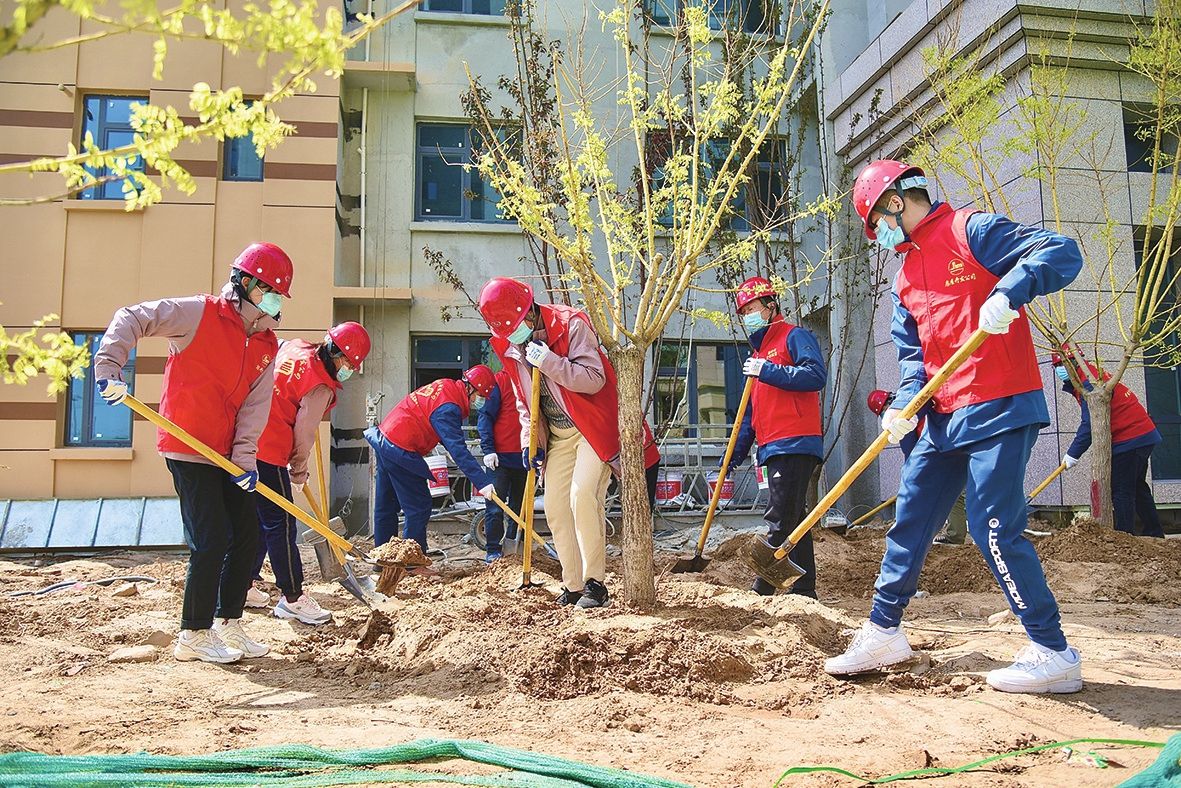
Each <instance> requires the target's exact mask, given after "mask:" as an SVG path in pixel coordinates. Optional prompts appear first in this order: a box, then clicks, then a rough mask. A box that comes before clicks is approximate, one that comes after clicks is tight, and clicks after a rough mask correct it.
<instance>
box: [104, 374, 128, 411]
mask: <svg viewBox="0 0 1181 788" xmlns="http://www.w3.org/2000/svg"><path fill="white" fill-rule="evenodd" d="M98 395H99V396H100V397H102V398H103V400H105V401H106V403H107V404H108V405H118V404H119V403H120V402H122V401H123V399H124V398H125V397H126V396H127V384H126V383H124V382H123V381H121V380H100V381H98Z"/></svg>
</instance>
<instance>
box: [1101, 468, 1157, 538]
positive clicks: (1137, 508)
mask: <svg viewBox="0 0 1181 788" xmlns="http://www.w3.org/2000/svg"><path fill="white" fill-rule="evenodd" d="M1153 448H1155V447H1154V446H1141V447H1140V448H1138V449H1131V450H1129V451H1123V452H1120V453H1119V454H1115V455H1113V456H1112V458H1111V509H1112V515H1113V516H1114V519H1115V530H1117V531H1123V532H1124V533H1128V534H1135V533H1136V518H1137V517H1139V518H1140V523H1141V525H1142V526H1143V527H1144V530H1143V532H1142V533H1140V536H1157V537H1160V538H1162V539H1163V538H1164V535H1165V532H1164V531H1162V530H1161V526H1160V516H1159V515H1157V513H1156V501H1154V500H1153V498H1152V487H1151V486H1150V485H1149V484H1148V458H1149V457H1151V456H1152V450H1153Z"/></svg>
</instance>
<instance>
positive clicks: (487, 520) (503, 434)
mask: <svg viewBox="0 0 1181 788" xmlns="http://www.w3.org/2000/svg"><path fill="white" fill-rule="evenodd" d="M476 429H477V431H478V432H479V433H480V448H482V449H483V450H484V467H486V468H487V469H488V470H489V471H491V472H492V473H493V474H495V477H496V481H495V483H494V486H495V487H496V495H497V497H498V498H500V500H502V501H504V502H506V503H507V504H508V505H509V508H510V509H512V510H513V511H514V512H519V511H521V502H522V501H523V500H524V499H525V482H526V481H527V480H528V478H529V472H528V471H527V470H526V469H525V458H524V456H523V454H522V448H521V418H520V415H519V414H518V412H517V395H516V394H515V393H514V391H513V381H512V376H510V375H509V373H508V372H506V371H505V370H503V369H502V370H500V371H499V372H497V373H496V384H495V385H494V386H493V387H492V391H491V393H489V394H488V399H487V401H486V402H485V403H484V407H483V408H481V409H480V416H479V419H478V421H477V422H476ZM516 533H517V524H516V523H515V522H510V524H509V526H508V538H509V539H516ZM504 538H505V523H504V512H503V511H501V509H500V506H498V505H497V504H496V503H495V502H494V501H492V500H489V501H488V502H487V508H486V509H485V511H484V563H486V564H491V563H493V562H494V561H498V560H500V559H501V558H503V557H504V549H503V547H502V541H503V540H504Z"/></svg>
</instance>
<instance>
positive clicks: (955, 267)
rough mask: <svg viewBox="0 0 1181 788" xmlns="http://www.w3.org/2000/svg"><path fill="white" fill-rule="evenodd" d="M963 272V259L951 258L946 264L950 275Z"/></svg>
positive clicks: (957, 274)
mask: <svg viewBox="0 0 1181 788" xmlns="http://www.w3.org/2000/svg"><path fill="white" fill-rule="evenodd" d="M963 272H964V261H963V260H952V261H951V262H950V263H948V264H947V273H949V274H951V275H952V276H959V275H960V274H962V273H963Z"/></svg>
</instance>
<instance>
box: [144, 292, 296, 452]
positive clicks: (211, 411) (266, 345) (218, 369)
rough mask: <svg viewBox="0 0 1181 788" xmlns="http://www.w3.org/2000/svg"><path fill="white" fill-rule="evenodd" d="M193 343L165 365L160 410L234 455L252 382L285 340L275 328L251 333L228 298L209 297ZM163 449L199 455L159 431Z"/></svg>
mask: <svg viewBox="0 0 1181 788" xmlns="http://www.w3.org/2000/svg"><path fill="white" fill-rule="evenodd" d="M204 298H205V311H204V313H203V314H202V316H201V323H200V324H199V325H198V327H197V333H196V334H195V335H194V336H193V341H192V342H190V343H189V345H188V346H187V347H185V349H184V350H182V351H181V352H179V353H174V354H172V355H170V356H169V357H168V360H167V361H166V362H165V363H164V391H163V394H162V395H161V397H160V414H161V415H163V416H164V417H165V418H167V419H170V420H171V421H173V422H175V423H176V424H177V425H179V426H180V427H183V428H184V429H185V431H186V432H188V433H189V434H190V435H192V436H193V437H194V438H196V439H198V440H199V441H201V442H202V443H204V444H205V445H207V446H209V447H210V448H211V449H213V450H214V451H215V452H217V453H218V454H221V455H225V456H228V455H229V453H230V449H231V448H232V447H233V444H234V427H235V424H236V423H237V416H238V409H239V408H240V407H242V403H243V402H245V400H246V397H247V395H248V394H249V393H250V387H251V385H252V384H253V383H254V382H255V381H256V380H258V378H259V376H260V375H262V373H263V372H264V371H266V369H267V367H268V366H270V364H271V361H272V360H273V359H274V357H275V352H276V351H277V350H278V346H279V340H278V339H276V338H275V334H274V332H273V331H271V330H270V329H267V330H265V331H259V332H257V333H255V334H252V335H250V336H247V334H246V328H245V326H243V325H242V316H241V315H240V314H239V313H238V310H237V309H235V308H234V305H233V304H232V303H230V302H229V301H227V300H226V299H224V298H220V297H216V296H205V297H204ZM156 448H157V450H159V451H160V452H161V453H163V452H172V453H174V454H197V452H196V451H194V450H193V449H190V448H189V447H188V446H187V445H185V444H184V443H182V442H181V441H180V440H179V439H177V438H174V437H172V436H171V435H170V434H168V433H167V432H165V431H164V430H159V431H158V435H157V438H156Z"/></svg>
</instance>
